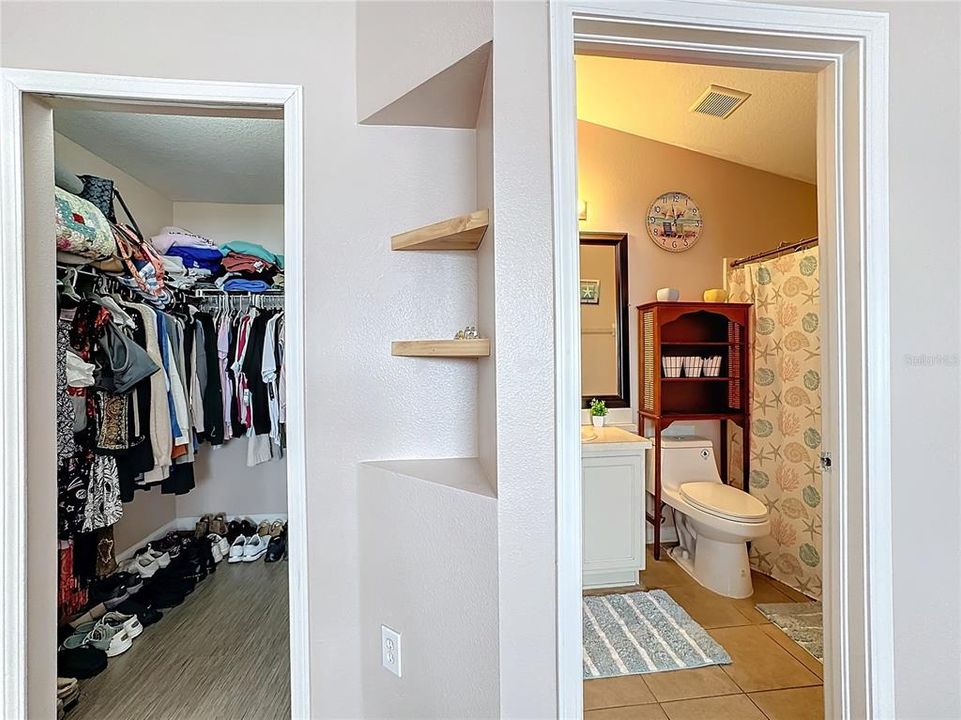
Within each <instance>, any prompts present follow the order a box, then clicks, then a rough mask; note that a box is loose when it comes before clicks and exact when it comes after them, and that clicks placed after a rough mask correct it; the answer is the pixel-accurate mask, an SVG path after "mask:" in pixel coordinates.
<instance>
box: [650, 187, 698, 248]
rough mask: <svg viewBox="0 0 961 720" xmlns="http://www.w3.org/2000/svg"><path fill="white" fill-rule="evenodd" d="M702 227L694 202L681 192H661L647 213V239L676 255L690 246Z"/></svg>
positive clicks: (695, 241) (693, 243)
mask: <svg viewBox="0 0 961 720" xmlns="http://www.w3.org/2000/svg"><path fill="white" fill-rule="evenodd" d="M703 224H704V223H703V221H702V219H701V211H700V209H698V207H697V203H696V202H694V200H693V199H691V197H690V196H689V195H687V194H686V193H682V192H666V193H664V194H663V195H661V196H660V197H659V198H657V200H655V201H654V202H653V203H652V204H651V209H650V210H649V211H648V213H647V232H648V234H649V235H650V236H651V240H652V241H653V242H654V244H655V245H657V246H658V247H660V248H663V249H664V250H667V251H668V252H676V253H679V252H684V251H685V250H690V249H691V248H692V247H694V245H695V243H697V238H698V236H700V234H701V228H702V227H703Z"/></svg>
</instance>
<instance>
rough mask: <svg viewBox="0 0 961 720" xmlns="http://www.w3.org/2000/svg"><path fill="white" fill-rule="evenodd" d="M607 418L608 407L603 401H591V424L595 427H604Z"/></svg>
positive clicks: (593, 399)
mask: <svg viewBox="0 0 961 720" xmlns="http://www.w3.org/2000/svg"><path fill="white" fill-rule="evenodd" d="M605 417H607V405H606V404H605V403H604V401H603V400H598V399H597V398H592V399H591V422H592V423H593V424H594V427H596V428H599V427H604V418H605Z"/></svg>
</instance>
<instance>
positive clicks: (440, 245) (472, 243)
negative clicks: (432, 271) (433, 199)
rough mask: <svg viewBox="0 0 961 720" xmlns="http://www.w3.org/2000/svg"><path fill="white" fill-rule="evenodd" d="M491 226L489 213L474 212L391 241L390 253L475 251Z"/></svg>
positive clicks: (396, 236)
mask: <svg viewBox="0 0 961 720" xmlns="http://www.w3.org/2000/svg"><path fill="white" fill-rule="evenodd" d="M489 224H490V211H488V210H475V211H474V212H472V213H469V214H467V215H458V216H457V217H454V218H450V219H448V220H441V221H440V222H436V223H434V224H433V225H425V226H424V227H422V228H417V229H416V230H409V231H407V232H405V233H401V234H400V235H394V236H392V237H391V239H390V249H391V250H476V249H477V248H478V246H480V244H481V241H482V240H483V239H484V233H486V232H487V226H488V225H489Z"/></svg>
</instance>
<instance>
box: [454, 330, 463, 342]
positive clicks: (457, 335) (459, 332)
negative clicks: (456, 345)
mask: <svg viewBox="0 0 961 720" xmlns="http://www.w3.org/2000/svg"><path fill="white" fill-rule="evenodd" d="M454 339H455V340H463V339H464V331H463V330H458V331H457V334H456V335H455V336H454Z"/></svg>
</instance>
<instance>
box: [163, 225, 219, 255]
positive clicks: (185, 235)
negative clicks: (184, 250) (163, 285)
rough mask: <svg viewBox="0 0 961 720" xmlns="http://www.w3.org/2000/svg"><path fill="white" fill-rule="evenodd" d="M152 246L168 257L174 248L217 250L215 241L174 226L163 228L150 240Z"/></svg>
mask: <svg viewBox="0 0 961 720" xmlns="http://www.w3.org/2000/svg"><path fill="white" fill-rule="evenodd" d="M150 244H151V245H153V246H154V247H155V248H156V249H157V252H160V253H162V254H164V255H168V254H169V253H168V252H167V251H168V250H169V249H170V248H172V247H195V248H213V249H215V250H216V249H217V246H216V245H215V244H214V243H213V241H211V240H208V239H207V238H205V237H202V236H200V235H195V234H194V233H192V232H190V231H189V230H184V229H183V228H179V227H172V226H168V227H165V228H161V230H160V233H159V234H157V235H154V236H153V237H152V238H150Z"/></svg>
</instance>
